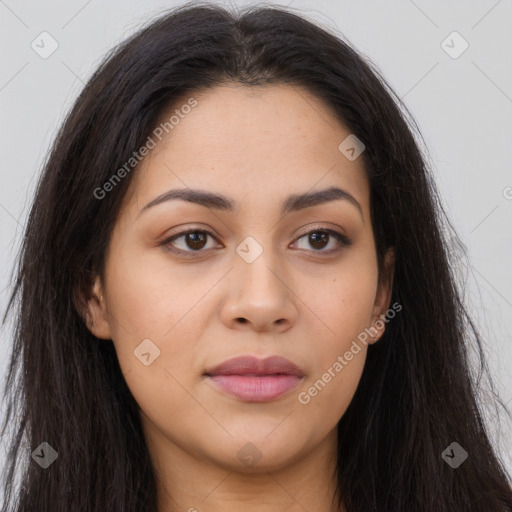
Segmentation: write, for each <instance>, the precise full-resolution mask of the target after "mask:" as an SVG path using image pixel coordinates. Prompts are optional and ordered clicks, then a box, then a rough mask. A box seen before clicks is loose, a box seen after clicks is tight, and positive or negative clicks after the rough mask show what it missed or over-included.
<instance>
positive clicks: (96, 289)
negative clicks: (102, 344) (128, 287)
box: [85, 276, 112, 340]
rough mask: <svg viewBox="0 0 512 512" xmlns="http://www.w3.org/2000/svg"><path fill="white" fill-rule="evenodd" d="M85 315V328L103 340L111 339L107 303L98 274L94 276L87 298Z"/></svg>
mask: <svg viewBox="0 0 512 512" xmlns="http://www.w3.org/2000/svg"><path fill="white" fill-rule="evenodd" d="M85 317H86V325H87V328H88V329H89V331H91V333H92V334H94V336H96V337H97V338H101V339H104V340H110V339H112V333H111V329H110V322H109V315H108V311H107V305H106V302H105V299H104V297H103V288H102V284H101V280H100V278H99V276H96V278H95V280H94V285H93V288H92V293H91V295H90V298H89V299H87V308H86V312H85Z"/></svg>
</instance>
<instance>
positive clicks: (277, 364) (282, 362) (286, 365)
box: [205, 356, 304, 377]
mask: <svg viewBox="0 0 512 512" xmlns="http://www.w3.org/2000/svg"><path fill="white" fill-rule="evenodd" d="M279 374H281V375H296V376H297V377H304V372H303V371H302V370H301V369H300V368H299V367H298V366H297V365H295V364H293V363H292V362H291V361H289V360H288V359H285V358H284V357H280V356H271V357H266V358H264V359H258V358H257V357H254V356H240V357H233V358H232V359H228V360H227V361H224V362H222V363H221V364H219V365H217V366H215V367H214V368H211V369H208V370H207V371H206V372H205V375H208V376H210V377H211V376H213V375H279Z"/></svg>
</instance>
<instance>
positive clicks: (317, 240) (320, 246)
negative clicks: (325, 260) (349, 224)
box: [297, 228, 352, 254]
mask: <svg viewBox="0 0 512 512" xmlns="http://www.w3.org/2000/svg"><path fill="white" fill-rule="evenodd" d="M302 239H306V244H308V245H309V246H310V247H313V251H314V252H320V253H327V254H330V253H333V252H337V251H340V250H341V249H342V248H343V247H346V246H349V245H351V243H352V242H351V241H350V239H349V238H347V237H346V236H345V235H344V234H343V233H339V232H338V231H334V230H332V229H326V228H323V229H322V228H314V229H313V230H310V231H308V232H307V233H305V234H304V235H302V236H301V237H300V238H298V239H297V242H299V241H300V240H302ZM333 240H334V243H332V244H331V246H332V245H334V247H331V248H330V249H325V247H327V246H329V244H330V243H331V242H332V241H333ZM299 249H306V250H308V247H299Z"/></svg>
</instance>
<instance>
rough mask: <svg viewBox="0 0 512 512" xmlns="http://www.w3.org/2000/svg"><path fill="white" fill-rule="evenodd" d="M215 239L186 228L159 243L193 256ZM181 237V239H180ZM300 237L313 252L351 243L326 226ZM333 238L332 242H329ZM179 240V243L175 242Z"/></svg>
mask: <svg viewBox="0 0 512 512" xmlns="http://www.w3.org/2000/svg"><path fill="white" fill-rule="evenodd" d="M209 237H210V238H213V239H215V240H216V238H215V235H214V234H213V233H211V232H210V231H208V230H205V229H193V228H192V229H188V230H186V231H182V232H181V233H176V234H175V235H172V236H171V237H169V238H166V239H165V240H164V241H163V242H162V243H161V244H160V245H163V246H164V247H166V248H167V250H169V251H171V252H173V253H175V254H179V255H183V256H195V254H194V253H200V252H206V250H207V249H213V248H215V247H218V245H215V244H213V246H210V247H208V238H209ZM180 239H181V241H180ZM302 239H306V244H309V245H310V247H312V248H313V252H317V253H325V254H331V253H335V252H338V251H340V250H341V249H343V248H344V247H346V246H349V245H351V244H352V242H351V241H350V239H349V238H348V237H346V236H345V235H344V234H342V233H339V232H338V231H334V230H332V229H327V228H318V227H315V228H314V229H312V230H310V231H308V232H306V233H304V234H303V235H302V236H301V237H299V238H298V239H297V241H296V242H295V243H297V242H299V241H300V240H302ZM333 240H334V243H331V242H332V241H333ZM177 241H180V243H176V242H177ZM329 245H334V247H331V248H329V249H327V250H326V249H325V247H328V246H329ZM299 249H305V250H310V249H309V248H308V247H299Z"/></svg>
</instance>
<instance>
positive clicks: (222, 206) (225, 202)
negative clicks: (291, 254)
mask: <svg viewBox="0 0 512 512" xmlns="http://www.w3.org/2000/svg"><path fill="white" fill-rule="evenodd" d="M172 199H182V200H183V201H189V202H190V203H195V204H199V205H201V206H205V207H207V208H214V209H216V210H223V211H227V212H231V213H237V212H239V211H240V207H239V206H237V205H236V203H235V201H233V200H232V199H230V198H229V197H226V196H223V195H222V194H214V193H212V192H208V191H206V190H197V189H191V188H185V189H176V190H169V191H167V192H164V193H163V194H162V195H160V196H158V197H156V198H155V199H153V200H152V201H150V202H149V203H148V204H146V206H144V207H143V208H142V209H141V210H140V211H139V213H138V214H137V217H139V216H140V215H142V213H143V212H145V211H146V210H148V209H149V208H151V207H153V206H156V205H157V204H161V203H163V202H165V201H170V200H172ZM340 199H343V200H346V201H348V202H350V203H351V204H353V205H354V206H355V207H356V208H357V209H358V210H359V213H360V214H361V218H363V220H364V217H363V209H362V208H361V205H360V204H359V202H358V201H357V200H356V199H355V197H354V196H352V195H351V194H349V193H348V192H347V191H346V190H343V189H341V188H338V187H330V188H327V189H325V190H319V191H316V192H306V193H304V194H293V195H290V196H288V197H287V198H286V200H285V201H284V203H283V206H282V209H281V215H285V214H287V213H289V212H294V211H299V210H303V209H305V208H310V207H312V206H316V205H318V204H321V203H327V202H329V201H336V200H340Z"/></svg>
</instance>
